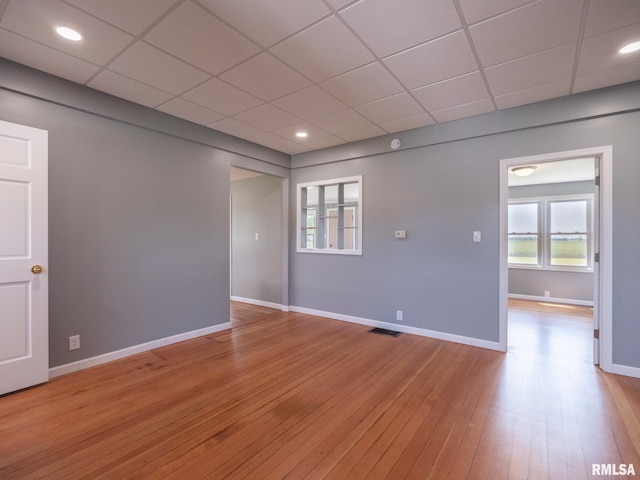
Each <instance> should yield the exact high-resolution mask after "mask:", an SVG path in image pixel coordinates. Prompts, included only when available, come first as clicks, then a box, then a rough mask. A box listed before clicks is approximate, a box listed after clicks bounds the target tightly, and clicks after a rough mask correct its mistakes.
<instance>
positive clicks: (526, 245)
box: [500, 147, 612, 371]
mask: <svg viewBox="0 0 640 480" xmlns="http://www.w3.org/2000/svg"><path fill="white" fill-rule="evenodd" d="M611 160H612V157H611V147H600V148H595V149H583V150H575V151H571V152H560V153H552V154H547V155H537V156H531V157H520V158H513V159H507V160H502V161H501V177H500V228H501V230H500V231H501V235H500V262H501V268H500V314H501V319H500V345H501V347H502V349H503V350H505V351H506V350H508V349H509V350H512V351H513V349H524V350H528V351H535V352H537V353H544V354H549V355H555V356H558V355H560V356H562V355H565V356H570V355H573V357H572V358H574V359H578V358H579V359H583V360H586V361H593V363H595V364H600V365H601V367H602V368H603V369H604V370H607V371H609V370H608V369H610V367H611V355H610V345H611V335H610V332H611V326H610V322H611V280H610V248H611V232H610V226H611V219H610V215H611V212H610V208H611V204H610V202H611V189H610V185H611V179H610V178H608V177H610V172H611ZM524 166H527V167H533V168H530V169H527V170H528V171H529V173H530V174H529V175H528V176H517V174H516V173H521V170H524V169H522V168H521V167H524ZM514 170H515V171H516V173H514ZM531 172H532V173H531ZM605 186H606V188H604V187H605ZM571 352H573V354H572V353H571Z"/></svg>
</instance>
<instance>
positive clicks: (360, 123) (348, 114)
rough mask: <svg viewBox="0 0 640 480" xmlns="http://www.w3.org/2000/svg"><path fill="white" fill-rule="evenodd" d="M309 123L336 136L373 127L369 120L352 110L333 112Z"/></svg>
mask: <svg viewBox="0 0 640 480" xmlns="http://www.w3.org/2000/svg"><path fill="white" fill-rule="evenodd" d="M311 123H312V124H313V125H316V126H317V127H320V128H321V129H323V130H325V131H327V132H329V133H333V134H336V135H340V134H341V133H345V132H349V131H352V130H361V129H363V128H368V127H372V126H373V123H372V122H371V121H370V120H367V119H366V118H364V117H363V116H362V115H360V114H359V113H358V112H356V111H354V110H342V111H341V112H335V113H332V114H330V115H327V116H325V117H321V118H316V119H314V120H313V121H311Z"/></svg>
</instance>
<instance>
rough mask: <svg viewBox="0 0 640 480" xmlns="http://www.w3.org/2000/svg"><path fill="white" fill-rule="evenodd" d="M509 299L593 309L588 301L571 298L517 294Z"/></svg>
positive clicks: (510, 295)
mask: <svg viewBox="0 0 640 480" xmlns="http://www.w3.org/2000/svg"><path fill="white" fill-rule="evenodd" d="M508 296H509V298H517V299H519V300H533V301H534V302H549V303H562V304H564V305H582V306H585V307H593V302H592V301H589V300H573V299H571V298H556V297H540V296H538V295H520V294H519V293H510V294H509V295H508Z"/></svg>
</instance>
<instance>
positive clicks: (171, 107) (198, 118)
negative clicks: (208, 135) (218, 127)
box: [156, 97, 224, 125]
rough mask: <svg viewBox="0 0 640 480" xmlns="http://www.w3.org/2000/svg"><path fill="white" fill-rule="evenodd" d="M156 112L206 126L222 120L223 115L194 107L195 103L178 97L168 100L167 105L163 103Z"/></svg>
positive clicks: (197, 106) (198, 106)
mask: <svg viewBox="0 0 640 480" xmlns="http://www.w3.org/2000/svg"><path fill="white" fill-rule="evenodd" d="M156 110H160V111H162V112H165V113H168V114H170V115H174V116H176V117H180V118H184V119H185V120H189V121H190V122H193V123H197V124H200V125H208V124H210V123H213V122H215V121H218V120H220V119H222V118H224V115H221V114H220V113H218V112H214V111H213V110H209V109H208V108H204V107H201V106H200V105H196V104H195V103H191V102H189V101H187V100H183V99H182V98H179V97H178V98H174V99H173V100H169V101H168V102H167V103H163V104H162V105H160V106H159V107H158V108H156Z"/></svg>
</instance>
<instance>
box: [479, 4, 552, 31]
mask: <svg viewBox="0 0 640 480" xmlns="http://www.w3.org/2000/svg"><path fill="white" fill-rule="evenodd" d="M544 1H545V0H533V1H531V2H527V3H525V4H524V5H518V6H517V7H513V8H510V9H508V10H505V11H503V12H500V13H498V14H496V15H491V16H489V17H487V18H483V19H482V20H478V21H477V22H473V23H470V24H469V27H475V26H477V25H480V24H482V23H487V22H490V21H493V20H495V19H496V18H500V17H504V16H505V15H509V14H511V13H513V12H517V11H518V10H522V9H523V8H528V7H530V6H531V5H533V4H534V3H541V2H544Z"/></svg>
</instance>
